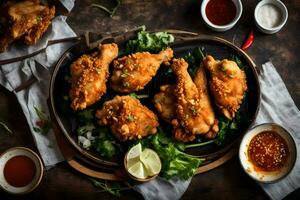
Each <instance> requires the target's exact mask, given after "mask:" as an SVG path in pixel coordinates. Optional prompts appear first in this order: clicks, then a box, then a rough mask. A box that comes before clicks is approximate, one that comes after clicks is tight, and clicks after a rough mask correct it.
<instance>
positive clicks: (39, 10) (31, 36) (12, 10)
mask: <svg viewBox="0 0 300 200" xmlns="http://www.w3.org/2000/svg"><path fill="white" fill-rule="evenodd" d="M4 7H5V9H4V10H5V11H6V12H3V13H2V15H3V16H5V18H8V19H6V20H7V22H6V23H5V24H6V26H8V27H6V31H5V33H3V35H2V36H1V37H0V52H3V51H5V50H6V48H7V47H8V45H9V44H10V43H12V42H13V41H14V40H17V39H19V38H24V41H25V43H26V44H28V45H33V44H35V43H36V42H37V41H38V40H39V39H40V37H41V36H42V35H43V34H44V32H46V30H47V28H48V26H49V25H50V23H51V20H52V19H53V18H54V16H55V7H54V6H52V7H51V8H50V7H48V6H45V5H41V4H40V1H39V0H31V1H29V0H27V1H21V2H15V1H9V2H7V3H6V4H5V6H4Z"/></svg>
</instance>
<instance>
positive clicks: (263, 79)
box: [255, 62, 300, 200]
mask: <svg viewBox="0 0 300 200" xmlns="http://www.w3.org/2000/svg"><path fill="white" fill-rule="evenodd" d="M259 81H260V86H261V93H262V95H261V98H262V101H261V107H260V111H259V114H258V117H257V119H256V122H255V124H262V123H266V122H275V123H278V124H280V125H282V126H283V127H284V128H286V129H287V130H288V131H289V132H290V133H291V135H292V137H293V138H294V140H295V142H296V146H297V155H298V157H297V160H296V163H295V166H294V168H293V170H292V171H291V172H290V174H289V175H288V176H287V177H285V178H284V179H282V180H280V181H278V182H275V183H272V184H260V185H261V187H262V188H263V190H264V191H265V192H266V193H267V194H268V195H269V196H270V198H271V199H274V200H279V199H283V198H284V197H285V196H287V195H288V194H290V193H291V192H293V191H294V190H296V189H297V188H300V159H299V155H300V149H299V146H300V111H299V109H298V108H297V106H296V105H295V103H294V101H293V99H292V98H291V96H290V94H289V92H288V90H287V88H286V87H285V85H284V83H283V81H282V79H281V78H280V76H279V74H278V73H277V71H276V69H275V67H274V66H273V64H272V63H271V62H267V63H265V64H263V65H262V70H261V74H260V76H259Z"/></svg>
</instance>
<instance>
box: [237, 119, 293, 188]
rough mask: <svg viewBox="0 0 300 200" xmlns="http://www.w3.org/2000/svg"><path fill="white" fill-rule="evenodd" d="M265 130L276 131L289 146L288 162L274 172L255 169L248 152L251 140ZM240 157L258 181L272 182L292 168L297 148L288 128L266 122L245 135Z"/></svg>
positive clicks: (249, 172) (247, 171)
mask: <svg viewBox="0 0 300 200" xmlns="http://www.w3.org/2000/svg"><path fill="white" fill-rule="evenodd" d="M263 131H275V132H276V133H278V134H279V135H280V136H281V137H282V138H283V139H284V140H285V141H286V144H287V146H288V149H289V155H288V159H287V163H286V165H285V166H284V167H283V168H281V169H280V170H278V171H274V172H262V171H256V170H254V166H253V164H252V163H251V162H250V160H249V158H248V153H247V152H248V147H249V144H250V141H251V140H252V138H253V137H254V136H256V135H257V134H258V133H261V132H263ZM239 158H240V162H241V165H242V167H243V169H244V170H245V172H246V173H247V174H248V175H249V176H250V177H252V178H253V179H255V180H256V181H258V182H263V183H272V182H275V181H278V180H279V179H282V178H283V177H285V176H286V175H287V174H288V173H289V172H290V171H291V170H292V168H293V167H294V165H295V162H296V158H297V149H296V144H295V141H294V139H293V137H292V136H291V135H290V134H289V132H288V131H287V130H285V129H284V128H283V127H281V126H279V125H278V124H274V123H266V124H261V125H258V126H256V127H254V128H252V129H251V130H249V131H248V132H247V133H246V134H245V135H244V137H243V139H242V142H241V144H240V149H239Z"/></svg>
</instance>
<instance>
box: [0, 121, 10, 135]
mask: <svg viewBox="0 0 300 200" xmlns="http://www.w3.org/2000/svg"><path fill="white" fill-rule="evenodd" d="M0 127H2V128H3V129H4V130H6V131H7V132H8V133H10V134H12V133H13V132H12V131H11V130H10V128H8V126H7V125H6V124H5V123H4V122H1V121H0Z"/></svg>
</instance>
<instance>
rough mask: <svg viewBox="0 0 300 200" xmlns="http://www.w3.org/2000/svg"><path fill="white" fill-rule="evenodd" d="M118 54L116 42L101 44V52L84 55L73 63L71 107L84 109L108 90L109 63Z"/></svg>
mask: <svg viewBox="0 0 300 200" xmlns="http://www.w3.org/2000/svg"><path fill="white" fill-rule="evenodd" d="M117 56H118V46H117V45H116V44H114V43H111V44H103V45H99V52H98V53H96V54H94V55H83V56H81V57H80V58H79V59H78V60H76V61H75V62H73V63H72V65H71V76H72V86H71V90H70V98H71V107H72V109H73V110H82V109H85V108H86V107H88V106H90V105H92V104H94V103H95V102H97V101H98V100H100V98H101V97H102V95H103V94H104V93H105V92H106V81H107V78H108V75H109V64H110V63H111V62H112V61H113V59H115V58H116V57H117Z"/></svg>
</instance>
